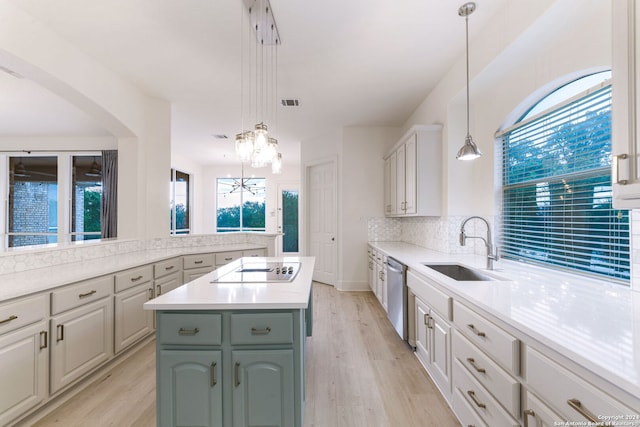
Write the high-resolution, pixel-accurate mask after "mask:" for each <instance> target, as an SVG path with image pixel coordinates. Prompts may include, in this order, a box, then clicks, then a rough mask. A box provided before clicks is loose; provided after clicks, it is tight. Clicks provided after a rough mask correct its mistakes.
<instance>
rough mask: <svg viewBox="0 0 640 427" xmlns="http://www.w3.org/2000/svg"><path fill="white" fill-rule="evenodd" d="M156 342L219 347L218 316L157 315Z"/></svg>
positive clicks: (220, 328) (220, 320)
mask: <svg viewBox="0 0 640 427" xmlns="http://www.w3.org/2000/svg"><path fill="white" fill-rule="evenodd" d="M158 342H160V343H161V344H186V345H220V343H221V342H222V317H221V315H220V314H205V313H202V314H191V313H190V314H184V313H159V314H158Z"/></svg>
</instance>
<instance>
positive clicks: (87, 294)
mask: <svg viewBox="0 0 640 427" xmlns="http://www.w3.org/2000/svg"><path fill="white" fill-rule="evenodd" d="M96 292H98V291H96V290H95V289H92V290H90V291H89V292H85V293H84V294H78V298H86V297H88V296H91V295H93V294H95V293H96Z"/></svg>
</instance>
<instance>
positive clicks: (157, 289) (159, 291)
mask: <svg viewBox="0 0 640 427" xmlns="http://www.w3.org/2000/svg"><path fill="white" fill-rule="evenodd" d="M160 295H162V287H161V286H160V285H156V296H157V297H158V296H160Z"/></svg>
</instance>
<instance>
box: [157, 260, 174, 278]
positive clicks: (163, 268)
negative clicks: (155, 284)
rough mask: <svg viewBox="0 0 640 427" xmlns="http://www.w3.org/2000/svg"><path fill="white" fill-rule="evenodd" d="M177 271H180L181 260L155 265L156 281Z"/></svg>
mask: <svg viewBox="0 0 640 427" xmlns="http://www.w3.org/2000/svg"><path fill="white" fill-rule="evenodd" d="M177 271H180V258H172V259H168V260H166V261H161V262H156V263H155V264H153V278H154V279H159V278H160V277H164V276H167V275H169V274H171V273H175V272H177Z"/></svg>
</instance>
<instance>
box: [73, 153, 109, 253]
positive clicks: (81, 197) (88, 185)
mask: <svg viewBox="0 0 640 427" xmlns="http://www.w3.org/2000/svg"><path fill="white" fill-rule="evenodd" d="M72 161H73V167H72V183H71V186H72V188H73V192H72V194H71V240H73V241H78V240H92V239H100V238H101V237H102V235H101V230H102V224H101V219H100V205H101V204H102V157H101V156H73V160H72Z"/></svg>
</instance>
